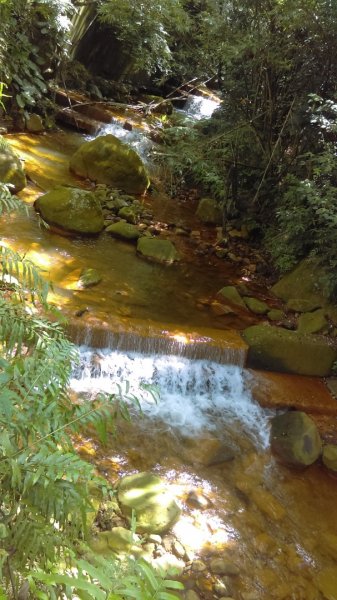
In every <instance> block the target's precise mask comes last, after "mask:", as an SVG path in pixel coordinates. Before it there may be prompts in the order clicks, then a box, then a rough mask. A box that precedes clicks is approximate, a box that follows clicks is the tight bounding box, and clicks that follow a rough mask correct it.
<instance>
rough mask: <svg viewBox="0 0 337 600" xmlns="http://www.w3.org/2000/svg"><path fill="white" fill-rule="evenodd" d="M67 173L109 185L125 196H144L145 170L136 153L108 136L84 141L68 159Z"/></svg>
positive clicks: (116, 139)
mask: <svg viewBox="0 0 337 600" xmlns="http://www.w3.org/2000/svg"><path fill="white" fill-rule="evenodd" d="M70 170H71V171H73V172H74V173H76V175H80V176H81V177H84V178H85V179H91V180H92V181H95V182H97V183H105V184H107V185H111V186H113V187H116V188H118V189H122V190H124V191H125V192H126V193H128V194H144V193H145V192H146V190H147V188H148V187H149V185H150V180H149V176H148V174H147V171H146V168H145V166H144V164H143V162H142V160H141V158H140V157H139V156H138V154H137V152H135V151H134V150H133V149H132V148H130V146H128V145H127V144H124V143H123V142H121V141H120V140H119V139H118V138H116V137H115V136H114V135H111V134H109V135H102V136H99V137H97V138H96V139H94V140H92V141H90V142H84V144H82V146H80V148H79V149H78V150H77V151H76V152H75V154H74V155H73V156H72V157H71V159H70Z"/></svg>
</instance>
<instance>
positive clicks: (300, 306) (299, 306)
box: [286, 298, 322, 313]
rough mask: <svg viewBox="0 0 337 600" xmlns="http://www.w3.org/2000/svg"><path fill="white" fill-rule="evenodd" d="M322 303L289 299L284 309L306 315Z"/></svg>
mask: <svg viewBox="0 0 337 600" xmlns="http://www.w3.org/2000/svg"><path fill="white" fill-rule="evenodd" d="M321 304H322V302H318V301H317V302H316V301H315V300H310V299H309V300H305V299H303V298H290V300H288V302H287V304H286V307H287V309H288V310H292V311H293V312H300V313H306V312H310V311H312V310H315V309H316V308H319V307H320V306H321Z"/></svg>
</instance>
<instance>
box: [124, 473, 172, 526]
mask: <svg viewBox="0 0 337 600" xmlns="http://www.w3.org/2000/svg"><path fill="white" fill-rule="evenodd" d="M117 498H118V502H119V505H120V507H121V510H122V512H123V514H124V515H125V516H126V517H127V518H128V519H130V520H131V515H132V511H135V516H136V531H138V532H141V533H159V534H160V533H164V532H165V531H167V530H168V529H170V527H172V525H173V524H174V523H175V522H176V521H177V520H178V518H179V516H180V508H179V506H178V505H177V503H176V501H175V500H174V498H173V497H172V496H171V494H170V492H169V490H168V489H167V486H166V485H165V483H164V481H163V480H162V479H161V478H160V477H158V476H157V475H154V474H153V473H146V472H145V473H136V474H135V475H127V476H126V477H123V478H122V479H121V480H120V482H119V484H118V487H117Z"/></svg>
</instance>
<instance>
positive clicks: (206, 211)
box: [196, 198, 223, 225]
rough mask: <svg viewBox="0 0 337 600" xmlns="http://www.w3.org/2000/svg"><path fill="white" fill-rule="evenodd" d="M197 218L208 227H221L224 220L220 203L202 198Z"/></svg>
mask: <svg viewBox="0 0 337 600" xmlns="http://www.w3.org/2000/svg"><path fill="white" fill-rule="evenodd" d="M196 216H197V217H198V219H200V221H202V222H203V223H206V224H208V225H221V224H222V220H223V217H222V210H221V208H220V206H219V202H217V201H216V200H213V198H201V200H200V201H199V204H198V208H197V212H196Z"/></svg>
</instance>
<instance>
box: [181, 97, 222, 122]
mask: <svg viewBox="0 0 337 600" xmlns="http://www.w3.org/2000/svg"><path fill="white" fill-rule="evenodd" d="M219 104H220V100H214V99H212V98H205V97H204V96H189V97H188V99H187V101H186V104H185V106H184V109H183V112H184V113H185V114H186V115H187V116H188V117H190V118H192V119H195V120H197V121H199V120H200V119H207V118H209V117H211V116H212V114H213V113H214V111H215V109H216V108H218V106H219Z"/></svg>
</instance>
